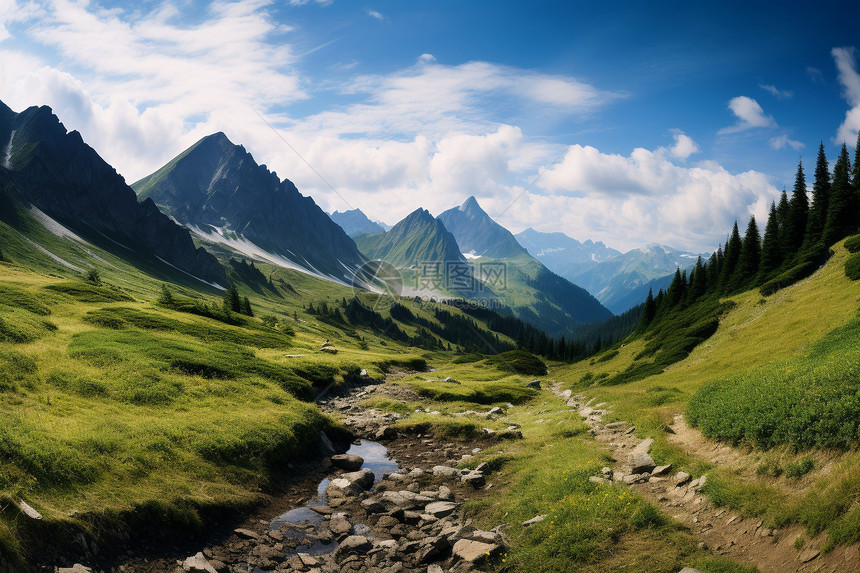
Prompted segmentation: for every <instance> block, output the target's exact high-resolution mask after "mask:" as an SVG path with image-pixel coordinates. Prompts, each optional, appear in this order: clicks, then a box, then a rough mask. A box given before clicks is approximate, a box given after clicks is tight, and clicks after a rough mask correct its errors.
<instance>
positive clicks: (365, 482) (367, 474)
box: [340, 468, 374, 489]
mask: <svg viewBox="0 0 860 573" xmlns="http://www.w3.org/2000/svg"><path fill="white" fill-rule="evenodd" d="M340 479H345V480H347V481H349V483H350V484H353V485H357V486H359V487H360V488H362V489H370V488H371V487H372V486H373V479H374V475H373V470H371V469H369V468H364V469H363V470H358V471H357V472H349V473H345V474H342V475H341V476H340Z"/></svg>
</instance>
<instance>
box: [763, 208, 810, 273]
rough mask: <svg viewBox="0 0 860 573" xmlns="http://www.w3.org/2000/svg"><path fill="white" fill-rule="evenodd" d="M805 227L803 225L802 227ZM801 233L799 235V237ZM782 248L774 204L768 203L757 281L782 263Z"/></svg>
mask: <svg viewBox="0 0 860 573" xmlns="http://www.w3.org/2000/svg"><path fill="white" fill-rule="evenodd" d="M804 228H805V227H804ZM802 238H803V235H801V239H802ZM782 260H783V249H782V245H780V240H779V223H778V220H777V213H776V204H774V203H771V204H770V216H768V218H767V225H766V226H765V228H764V240H763V241H762V243H761V264H760V265H759V278H758V281H759V282H764V280H766V278H767V277H768V276H769V275H770V274H771V273H773V272H774V271H775V270H776V269H778V268H779V267H780V265H782Z"/></svg>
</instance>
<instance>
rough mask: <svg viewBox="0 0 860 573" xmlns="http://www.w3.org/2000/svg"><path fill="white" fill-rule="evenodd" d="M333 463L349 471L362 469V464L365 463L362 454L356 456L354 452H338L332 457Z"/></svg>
mask: <svg viewBox="0 0 860 573" xmlns="http://www.w3.org/2000/svg"><path fill="white" fill-rule="evenodd" d="M331 463H332V464H334V466H335V467H338V468H341V469H344V470H346V471H349V472H354V471H356V470H358V469H360V468H361V466H362V464H364V458H362V457H361V456H354V455H352V454H337V455H334V456H332V457H331Z"/></svg>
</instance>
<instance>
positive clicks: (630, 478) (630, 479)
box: [621, 474, 643, 485]
mask: <svg viewBox="0 0 860 573" xmlns="http://www.w3.org/2000/svg"><path fill="white" fill-rule="evenodd" d="M642 475H643V474H630V475H626V476H624V477H623V478H621V481H623V482H624V483H626V484H627V485H630V484H634V483H636V482H638V481H639V480H641V479H642Z"/></svg>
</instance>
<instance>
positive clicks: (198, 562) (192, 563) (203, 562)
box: [182, 552, 218, 573]
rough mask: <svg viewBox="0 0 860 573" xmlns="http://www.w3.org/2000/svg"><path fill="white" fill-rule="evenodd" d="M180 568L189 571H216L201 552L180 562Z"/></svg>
mask: <svg viewBox="0 0 860 573" xmlns="http://www.w3.org/2000/svg"><path fill="white" fill-rule="evenodd" d="M182 569H183V570H184V571H188V572H189V573H218V571H217V570H216V569H215V568H214V567H212V564H211V563H209V560H207V559H206V557H205V556H204V555H203V553H202V552H199V553H197V555H193V556H191V557H189V558H187V559H186V560H185V561H183V562H182Z"/></svg>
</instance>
